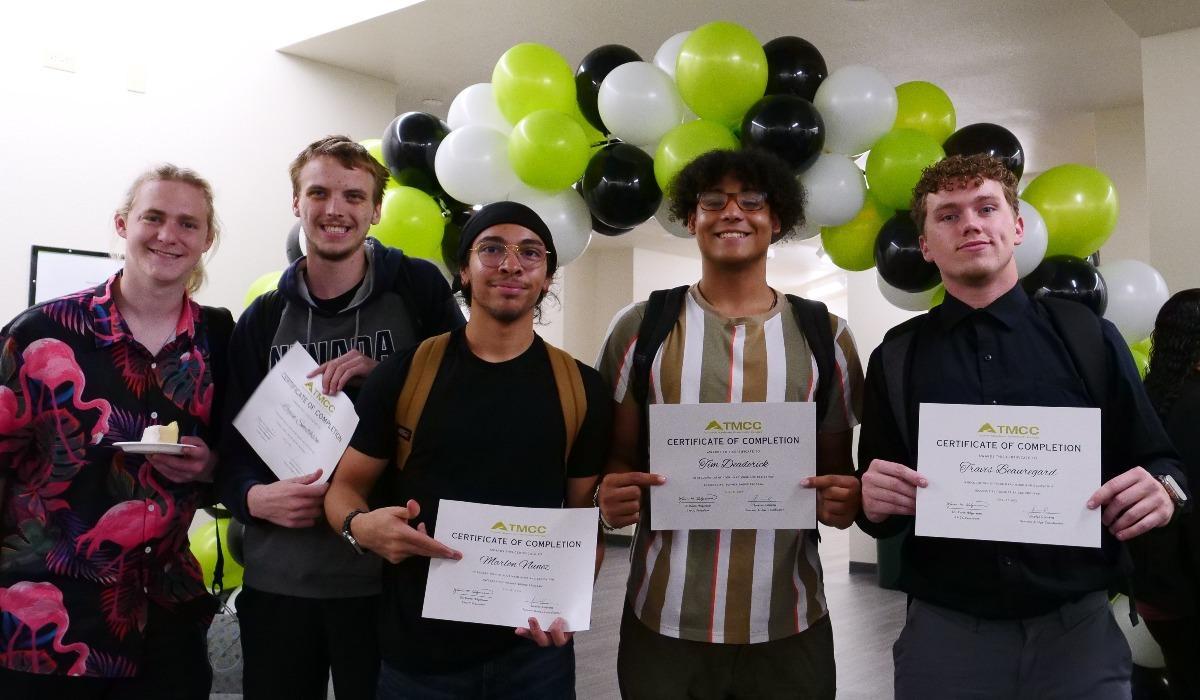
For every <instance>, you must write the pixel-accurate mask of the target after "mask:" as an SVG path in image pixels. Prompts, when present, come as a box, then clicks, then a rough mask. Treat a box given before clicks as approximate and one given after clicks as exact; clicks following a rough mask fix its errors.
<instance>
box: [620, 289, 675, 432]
mask: <svg viewBox="0 0 1200 700" xmlns="http://www.w3.org/2000/svg"><path fill="white" fill-rule="evenodd" d="M687 290H688V286H687V285H683V286H682V287H675V288H674V289H659V290H656V291H653V292H650V298H649V299H648V300H647V301H646V309H645V311H644V312H643V314H642V323H641V325H639V326H638V334H637V341H636V342H635V343H634V345H633V366H632V367H631V368H630V372H629V385H630V390H631V391H633V397H634V398H635V399H637V402H638V404H639V405H641V406H642V407H643V410H644V409H645V406H646V405H647V400H646V399H647V397H648V396H649V394H650V367H651V365H652V364H654V356H655V355H657V354H658V349H659V348H660V347H662V344H663V342H664V341H666V339H667V336H668V335H670V334H671V329H672V328H674V327H675V321H677V320H678V319H679V312H680V310H682V309H683V295H684V294H687Z"/></svg>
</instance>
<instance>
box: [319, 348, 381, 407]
mask: <svg viewBox="0 0 1200 700" xmlns="http://www.w3.org/2000/svg"><path fill="white" fill-rule="evenodd" d="M378 366H379V363H378V362H376V361H375V360H372V359H371V358H369V357H367V356H366V355H364V354H362V353H361V352H359V351H358V349H357V348H355V349H354V350H351V351H350V352H348V353H346V354H344V355H340V356H338V357H335V358H333V359H332V360H330V361H329V362H326V363H324V364H322V365H320V366H318V367H317V368H316V369H314V370H313V371H311V372H309V373H308V378H309V379H312V378H313V377H315V376H317V375H318V374H319V375H321V393H322V394H325V395H326V396H333V395H334V394H336V393H338V392H339V391H341V390H342V389H345V388H346V385H347V384H349V383H350V380H351V379H353V378H355V377H366V376H367V375H368V374H370V373H371V371H372V370H374V369H375V368H376V367H378Z"/></svg>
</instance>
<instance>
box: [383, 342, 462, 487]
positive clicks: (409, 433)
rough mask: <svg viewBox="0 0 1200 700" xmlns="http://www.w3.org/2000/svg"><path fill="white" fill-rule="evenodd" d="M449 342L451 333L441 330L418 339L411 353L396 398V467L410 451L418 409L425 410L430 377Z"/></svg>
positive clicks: (417, 420)
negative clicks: (409, 361) (406, 372)
mask: <svg viewBox="0 0 1200 700" xmlns="http://www.w3.org/2000/svg"><path fill="white" fill-rule="evenodd" d="M449 343H450V334H449V333H442V334H441V335H435V336H434V337H432V338H426V339H425V340H423V341H421V344H420V345H418V346H417V349H416V351H415V352H414V353H413V359H412V365H410V366H409V368H408V376H406V377H405V378H404V386H403V387H402V388H401V389H400V398H398V399H397V400H396V433H397V437H398V439H397V440H396V469H397V470H403V469H404V463H405V462H407V461H408V455H409V454H410V453H411V452H412V446H413V440H414V439H415V437H416V433H417V423H418V422H419V421H420V419H421V412H422V411H423V410H425V402H426V401H427V400H429V390H430V389H432V388H433V380H434V379H435V378H436V377H437V371H438V368H439V367H441V366H442V358H443V357H444V356H445V355H446V346H447V345H449Z"/></svg>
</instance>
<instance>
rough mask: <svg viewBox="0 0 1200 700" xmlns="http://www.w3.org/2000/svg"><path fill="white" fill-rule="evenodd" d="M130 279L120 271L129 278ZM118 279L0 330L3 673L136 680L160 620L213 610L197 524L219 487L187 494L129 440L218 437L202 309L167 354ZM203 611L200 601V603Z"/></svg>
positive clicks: (189, 489)
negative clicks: (194, 548)
mask: <svg viewBox="0 0 1200 700" xmlns="http://www.w3.org/2000/svg"><path fill="white" fill-rule="evenodd" d="M117 274H118V275H119V274H120V273H117ZM116 279H117V277H116V276H114V277H113V278H111V279H109V280H108V281H107V282H105V283H104V284H103V285H100V286H99V287H97V288H95V289H91V290H85V291H83V292H79V293H77V294H72V295H69V296H66V297H62V298H59V299H55V300H53V301H50V302H46V303H44V304H41V305H39V306H35V307H33V308H31V309H29V310H27V311H25V312H24V313H22V314H21V315H20V316H18V317H17V318H16V319H15V320H14V321H13V322H12V323H10V324H9V325H8V326H7V327H5V328H4V329H3V331H0V667H3V668H7V669H10V670H14V671H24V672H30V673H43V674H66V675H86V676H97V677H109V678H120V677H129V676H133V675H136V673H137V669H138V660H139V656H140V649H141V647H142V644H143V637H142V634H143V631H144V629H145V626H146V619H147V610H148V606H149V605H151V604H154V605H157V606H160V607H163V608H166V609H168V610H192V609H196V610H200V609H201V608H202V609H203V611H204V612H198V614H197V618H198V623H206V622H207V620H205V619H203V618H204V617H205V616H206V615H211V612H210V610H211V608H210V607H208V606H207V605H200V604H202V603H205V602H206V601H205V600H204V599H203V598H204V596H205V589H204V583H203V575H202V573H201V570H200V566H199V564H198V563H197V562H196V559H195V557H193V556H192V554H191V552H190V551H189V549H188V537H187V528H188V525H189V523H191V521H192V516H193V515H194V513H195V511H196V508H197V507H198V506H200V505H202V502H203V501H205V499H206V498H207V496H208V487H207V485H206V484H198V483H189V484H176V483H174V482H171V481H169V480H168V479H166V478H165V477H162V476H161V475H159V474H158V473H157V472H156V471H155V470H154V469H153V468H152V467H151V465H150V464H149V463H147V462H146V461H145V460H144V459H143V458H142V457H140V456H137V455H132V454H125V453H123V452H121V451H120V450H118V449H116V448H115V447H113V446H112V445H113V443H114V442H120V441H126V440H129V441H132V440H138V439H139V438H140V437H141V434H142V431H143V430H144V429H145V427H146V426H147V425H152V424H156V423H157V424H167V423H170V422H171V421H178V422H179V425H180V434H181V435H197V436H200V437H201V438H203V439H204V440H205V441H206V442H208V443H209V444H212V443H213V442H214V441H213V439H212V437H211V431H210V427H209V421H210V414H211V410H212V404H213V381H212V370H211V365H210V356H211V354H210V352H209V347H208V340H207V334H206V332H205V328H204V326H203V320H202V319H203V315H202V313H201V307H200V306H199V305H198V304H196V303H195V302H193V301H192V300H190V299H186V300H185V303H184V306H183V311H182V313H181V314H180V316H179V321H178V323H177V325H176V329H175V335H174V339H173V340H170V341H168V342H167V344H166V345H165V346H164V347H163V348H162V350H160V351H159V353H158V354H157V355H156V356H151V355H150V354H149V352H148V351H147V350H146V349H145V348H144V347H143V346H142V345H141V344H140V343H138V342H136V341H135V340H134V339H133V336H132V335H131V334H130V333H129V330H128V328H127V326H126V325H125V323H124V321H123V320H122V319H121V315H120V313H119V311H118V309H117V305H116V303H115V301H114V299H113V295H112V287H113V282H114V281H115V280H116ZM189 604H191V605H189Z"/></svg>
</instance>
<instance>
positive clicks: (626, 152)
mask: <svg viewBox="0 0 1200 700" xmlns="http://www.w3.org/2000/svg"><path fill="white" fill-rule="evenodd" d="M583 198H584V200H585V201H586V202H587V205H588V209H590V210H591V212H592V215H593V216H594V217H596V218H597V219H599V220H600V222H601V223H603V224H605V225H607V226H610V227H612V228H617V229H619V228H624V229H628V228H632V227H634V226H637V225H638V224H640V223H642V222H644V221H645V220H647V219H649V218H650V217H651V216H654V212H655V211H658V205H659V204H661V203H662V190H660V189H659V188H658V181H657V180H655V179H654V159H653V158H651V157H650V156H649V155H647V154H646V152H645V151H643V150H642V149H640V148H638V147H637V146H630V145H629V144H627V143H613V144H609V145H607V146H605V147H603V148H601V149H600V150H599V151H597V152H596V154H595V155H593V156H592V159H591V161H589V162H588V166H587V170H585V171H584V173H583Z"/></svg>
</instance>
